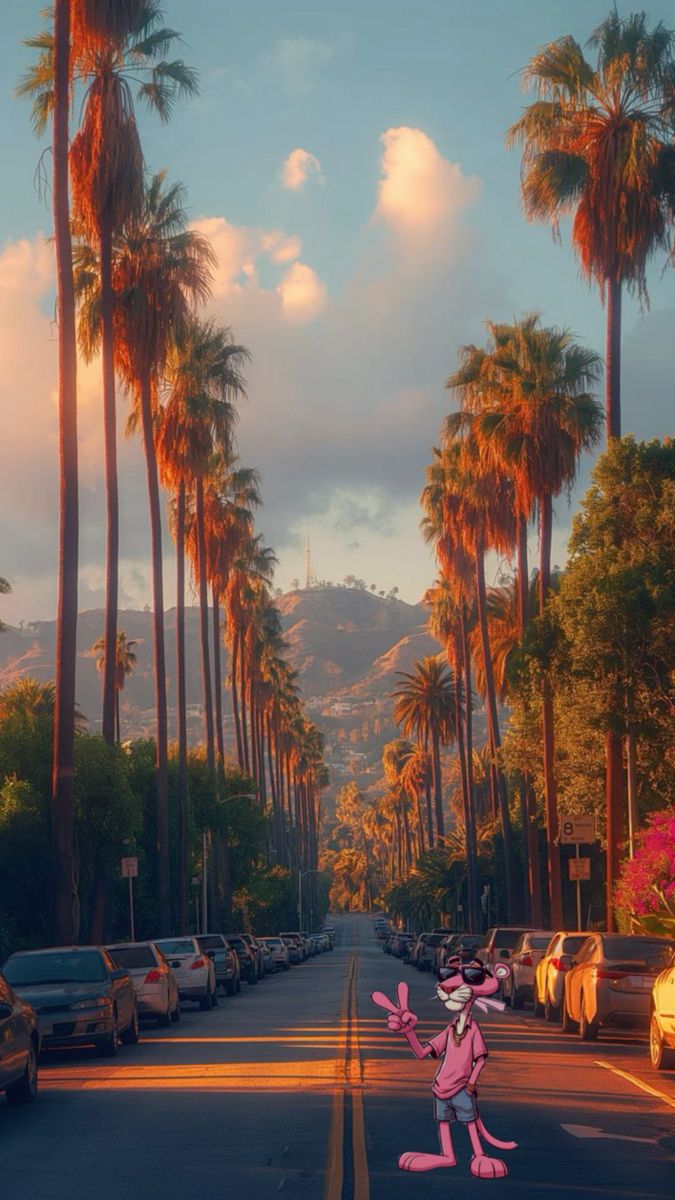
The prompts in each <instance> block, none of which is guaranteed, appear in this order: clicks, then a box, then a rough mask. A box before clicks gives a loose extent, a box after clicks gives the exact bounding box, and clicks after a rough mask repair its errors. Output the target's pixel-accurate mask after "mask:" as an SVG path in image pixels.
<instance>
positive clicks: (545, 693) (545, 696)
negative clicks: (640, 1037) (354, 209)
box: [539, 495, 563, 929]
mask: <svg viewBox="0 0 675 1200" xmlns="http://www.w3.org/2000/svg"><path fill="white" fill-rule="evenodd" d="M539 513H540V523H541V532H540V537H539V548H540V562H539V611H540V614H541V616H542V617H543V615H544V610H545V606H546V600H547V598H548V592H549V588H550V584H551V536H552V531H553V500H552V497H551V496H550V495H544V496H542V497H541V498H540V501H539ZM541 721H542V737H543V750H544V804H545V807H546V845H547V857H548V886H549V899H550V904H551V928H552V929H562V928H563V913H562V881H561V878H560V852H559V850H558V790H557V787H556V778H555V726H554V716H553V688H552V685H551V677H550V674H549V672H548V670H544V671H543V673H542V681H541Z"/></svg>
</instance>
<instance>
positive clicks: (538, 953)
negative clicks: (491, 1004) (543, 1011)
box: [502, 929, 552, 1008]
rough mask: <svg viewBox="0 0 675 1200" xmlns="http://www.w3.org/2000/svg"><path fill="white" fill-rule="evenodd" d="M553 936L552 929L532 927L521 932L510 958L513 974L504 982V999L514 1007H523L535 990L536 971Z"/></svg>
mask: <svg viewBox="0 0 675 1200" xmlns="http://www.w3.org/2000/svg"><path fill="white" fill-rule="evenodd" d="M551 937H552V931H551V930H550V929H530V930H528V932H527V933H521V935H520V937H519V938H518V941H517V942H516V944H515V946H514V947H513V952H512V954H511V957H510V959H509V966H510V967H511V974H510V975H507V977H506V979H505V980H504V982H503V984H502V991H503V995H504V999H505V1001H506V1003H507V1004H510V1005H511V1007H512V1008H522V1007H523V1004H524V1003H525V1001H526V1000H531V999H532V996H533V992H534V971H535V967H536V966H537V964H538V962H539V960H540V958H541V957H542V956H543V955H544V954H545V952H546V949H547V948H548V946H549V944H550V941H551Z"/></svg>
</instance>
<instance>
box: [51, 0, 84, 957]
mask: <svg viewBox="0 0 675 1200" xmlns="http://www.w3.org/2000/svg"><path fill="white" fill-rule="evenodd" d="M69 109H70V0H56V2H55V4H54V124H53V185H52V195H53V206H54V241H55V246H56V279H57V315H58V322H57V331H58V350H59V408H58V431H59V433H58V436H59V492H60V494H59V502H60V504H59V560H58V561H59V568H58V569H59V583H58V607H57V617H56V679H55V704H54V747H53V760H52V846H53V854H54V875H55V879H54V883H55V903H54V906H53V914H54V917H53V934H54V940H55V942H56V943H57V944H58V943H59V942H60V943H61V944H64V943H66V944H67V943H69V942H71V941H72V938H73V903H74V867H75V859H74V845H73V838H74V821H75V800H74V793H73V764H74V750H75V663H76V657H77V571H78V541H79V516H78V504H79V502H78V458H77V343H76V337H75V293H74V287H73V258H72V244H71V235H70V211H69V209H70V205H69V198H68V114H69Z"/></svg>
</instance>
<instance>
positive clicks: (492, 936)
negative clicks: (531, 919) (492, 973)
mask: <svg viewBox="0 0 675 1200" xmlns="http://www.w3.org/2000/svg"><path fill="white" fill-rule="evenodd" d="M527 932H528V928H527V925H499V926H493V928H492V929H488V931H487V934H486V935H485V938H484V939H483V945H482V946H481V947H479V950H478V954H477V955H476V957H477V958H479V959H480V960H481V962H482V963H484V964H485V966H486V967H494V965H495V963H498V962H508V961H509V959H510V958H511V954H512V953H513V948H514V946H515V944H516V942H517V941H518V938H519V937H520V935H521V933H527Z"/></svg>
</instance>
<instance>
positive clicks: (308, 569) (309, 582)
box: [305, 534, 316, 591]
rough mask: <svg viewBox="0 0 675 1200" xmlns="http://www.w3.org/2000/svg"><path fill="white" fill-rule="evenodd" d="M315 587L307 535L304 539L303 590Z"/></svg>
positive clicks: (310, 549)
mask: <svg viewBox="0 0 675 1200" xmlns="http://www.w3.org/2000/svg"><path fill="white" fill-rule="evenodd" d="M313 587H316V575H315V574H314V567H313V565H312V548H311V546H310V544H309V534H307V537H306V539H305V588H306V589H307V591H309V589H310V588H313Z"/></svg>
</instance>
